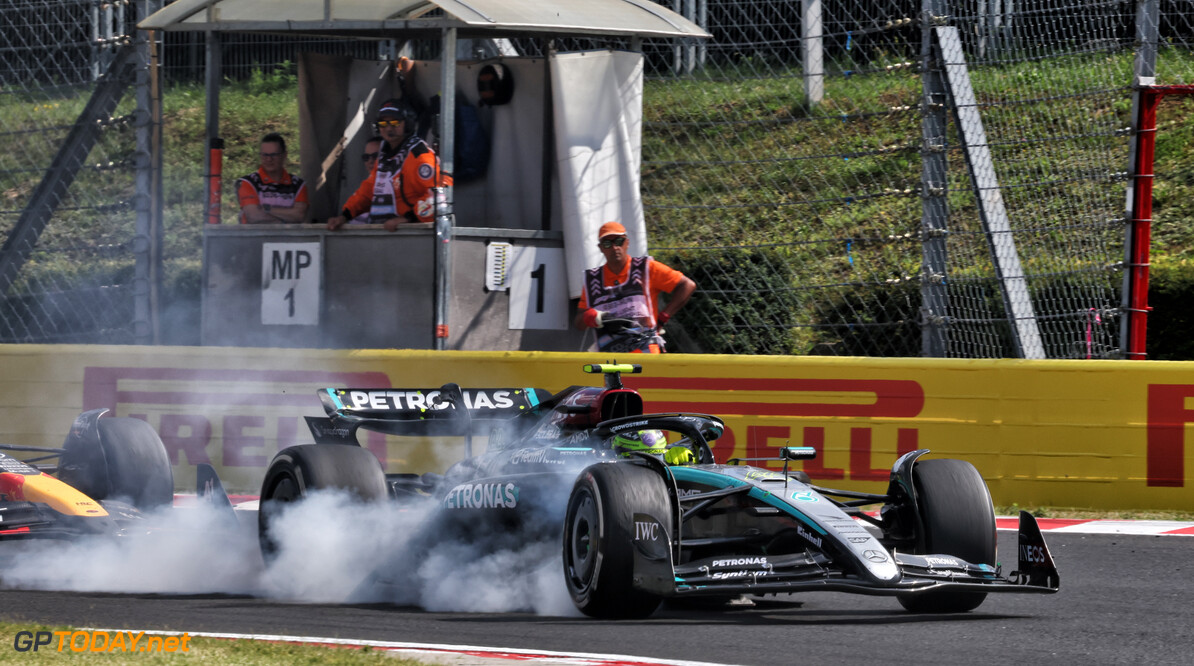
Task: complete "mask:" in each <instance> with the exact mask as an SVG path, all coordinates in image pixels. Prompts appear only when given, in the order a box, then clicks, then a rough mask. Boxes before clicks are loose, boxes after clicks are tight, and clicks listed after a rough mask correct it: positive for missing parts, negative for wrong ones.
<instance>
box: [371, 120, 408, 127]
mask: <svg viewBox="0 0 1194 666" xmlns="http://www.w3.org/2000/svg"><path fill="white" fill-rule="evenodd" d="M401 124H402V121H401V120H379V121H377V126H378V127H398V126H400V125H401Z"/></svg>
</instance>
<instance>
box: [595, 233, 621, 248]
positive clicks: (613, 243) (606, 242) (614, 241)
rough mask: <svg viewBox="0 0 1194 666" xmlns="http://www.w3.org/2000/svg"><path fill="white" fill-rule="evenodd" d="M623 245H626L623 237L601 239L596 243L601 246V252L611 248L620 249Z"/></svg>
mask: <svg viewBox="0 0 1194 666" xmlns="http://www.w3.org/2000/svg"><path fill="white" fill-rule="evenodd" d="M625 244H626V237H625V236H618V237H617V238H602V239H601V240H600V241H598V242H597V245H599V246H601V249H603V250H608V249H610V248H611V247H622V246H623V245H625Z"/></svg>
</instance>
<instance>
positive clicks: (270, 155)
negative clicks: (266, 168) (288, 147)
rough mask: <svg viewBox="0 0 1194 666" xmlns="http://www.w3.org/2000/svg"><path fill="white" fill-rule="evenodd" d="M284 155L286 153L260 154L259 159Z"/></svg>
mask: <svg viewBox="0 0 1194 666" xmlns="http://www.w3.org/2000/svg"><path fill="white" fill-rule="evenodd" d="M285 154H286V153H261V159H265V158H267V157H281V156H283V155H285Z"/></svg>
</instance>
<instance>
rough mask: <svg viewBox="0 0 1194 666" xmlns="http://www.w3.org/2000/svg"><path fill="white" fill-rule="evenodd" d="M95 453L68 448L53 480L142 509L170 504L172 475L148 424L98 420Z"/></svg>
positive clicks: (163, 450)
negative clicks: (56, 476) (96, 449)
mask: <svg viewBox="0 0 1194 666" xmlns="http://www.w3.org/2000/svg"><path fill="white" fill-rule="evenodd" d="M97 427H98V429H99V451H94V450H92V449H90V448H82V447H80V448H77V449H68V451H67V452H66V453H65V454H63V456H62V460H61V461H60V464H59V471H58V478H59V479H61V480H62V481H64V482H66V483H68V484H70V485H72V486H74V487H75V488H77V489H79V490H80V491H82V492H83V493H84V494H86V495H89V496H90V497H91V498H92V499H96V500H107V499H127V500H129V501H130V502H132V504H133V506H135V507H137V508H138V509H141V510H143V511H144V510H150V509H157V508H159V507H169V506H171V505H172V504H173V502H174V472H173V470H172V468H171V467H170V458H169V456H168V455H167V454H166V446H165V445H164V444H162V439H161V438H160V437H158V433H157V431H155V430H154V429H153V426H151V425H149V424H148V423H146V422H145V421H142V420H140V419H134V418H130V417H107V418H101V419H100V420H99V422H98V424H97Z"/></svg>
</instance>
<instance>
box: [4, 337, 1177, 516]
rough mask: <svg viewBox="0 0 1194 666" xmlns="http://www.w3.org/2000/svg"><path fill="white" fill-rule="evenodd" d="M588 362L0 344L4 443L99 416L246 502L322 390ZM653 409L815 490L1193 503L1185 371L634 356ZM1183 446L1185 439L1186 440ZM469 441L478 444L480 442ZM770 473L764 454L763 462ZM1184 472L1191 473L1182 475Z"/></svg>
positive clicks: (36, 440) (577, 375) (416, 447)
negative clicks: (903, 473) (927, 479)
mask: <svg viewBox="0 0 1194 666" xmlns="http://www.w3.org/2000/svg"><path fill="white" fill-rule="evenodd" d="M607 360H610V359H605V358H595V357H594V355H592V354H564V353H544V352H427V351H356V352H353V351H332V350H279V349H234V348H193V347H123V346H120V347H105V346H41V345H11V346H0V441H2V442H4V443H11V444H31V445H39V446H47V447H52V446H59V445H61V443H62V440H63V438H64V437H65V435H66V432H67V430H68V429H69V426H70V423H71V421H72V420H73V419H74V417H75V416H76V415H77V414H78V413H79V412H80V411H82V410H84V409H94V408H97V407H107V408H108V409H110V410H112V412H113V413H114V414H115V415H117V416H135V417H137V418H142V419H145V420H147V421H148V422H149V423H150V424H151V425H153V427H154V428H155V429H157V430H158V432H159V433H160V434H161V435H162V440H163V441H164V442H165V443H166V446H167V448H168V450H169V451H170V455H171V458H172V460H173V461H174V464H175V478H176V483H177V485H178V487H179V488H180V489H186V488H189V487H190V486H193V483H194V482H193V481H191V479H193V478H194V465H195V464H197V463H200V462H210V463H212V464H214V465H215V466H216V467H217V468H218V469H219V471H220V475H221V477H222V478H223V479H224V481H225V484H226V485H227V486H228V488H229V490H230V491H232V492H237V491H239V492H247V493H255V492H256V489H257V487H258V484H259V483H260V480H261V476H262V475H263V472H264V467H265V465H267V464H268V462H269V459H270V458H271V457H272V456H273V454H274V453H275V452H277V451H278V449H280V448H284V447H286V446H289V445H291V444H295V443H303V442H310V441H311V437H310V434H309V433H308V431H307V428H306V426H305V424H304V423H303V421H302V417H303V416H304V415H310V416H318V415H322V413H323V412H322V408H321V406H320V405H319V402H318V399H317V398H316V396H315V390H316V389H317V388H321V387H342V388H344V387H351V388H383V387H394V388H434V387H438V386H440V385H442V384H444V383H447V382H457V383H459V384H461V385H462V386H466V387H519V386H534V387H539V388H544V389H548V390H551V391H558V390H561V389H564V388H566V387H567V386H569V385H572V384H591V383H597V382H600V378H599V377H597V376H594V375H586V374H583V373H582V372H581V369H580V368H581V365H582V364H583V363H590V362H594V361H607ZM618 360H620V361H623V362H625V361H628V360H633V361H634V362H640V363H642V364H643V366H644V372H643V374H642V375H635V376H626V378H625V380H626V384H627V386H629V387H631V388H637V389H638V390H640V392H641V393H642V395H643V397H644V400H645V401H646V405H647V409H648V411H697V412H705V413H711V414H716V415H718V416H721V417H723V418H724V419H725V420H726V423H727V425H728V426H729V430H728V432H727V433H726V435H725V436H724V437H723V438H722V439H721V440H719V441H718V442H716V443H715V447H714V450H715V453H716V455H717V457H718V459H719V460H724V459H726V458H729V457H732V456H736V457H756V456H767V455H775V453H776V449H777V447H779V446H783V445H785V444H787V443H790V444H793V445H808V446H813V447H816V448H818V449H819V450H820V456H819V457H818V459H817V460H815V461H811V462H805V463H804V468H805V470H806V471H808V472H809V474H810V475H811V476H812V477H813V479H814V480H815V481H816V482H819V483H822V484H824V485H829V486H835V487H841V488H853V489H859V490H872V491H881V490H882V489H883V488H884V487H885V485H886V479H887V475H888V470H889V469H890V466H891V463H892V461H893V460H894V459H895V457H896V455H897V454H898V453H899V452H903V451H908V450H912V449H914V448H928V449H931V450H932V452H933V453H932V455H934V456H944V457H956V458H963V459H966V460H969V461H971V462H973V463H974V464H975V465H976V466H977V467H978V469H979V470H980V471H981V472H982V474H983V476H984V478H986V480H987V483H988V484H989V486H990V488H991V493H992V496H993V497H994V499H995V502H996V503H997V504H1010V503H1012V502H1018V503H1020V504H1021V505H1052V506H1081V507H1092V508H1104V509H1150V508H1155V509H1183V510H1191V509H1194V490H1192V488H1194V483H1191V482H1190V481H1188V480H1187V478H1186V477H1187V474H1188V473H1194V464H1191V463H1192V462H1194V460H1192V457H1194V439H1191V434H1192V433H1194V363H1171V362H1152V361H1011V360H994V361H988V360H936V359H862V358H831V357H750V356H696V355H680V354H675V355H664V356H644V357H639V356H635V357H634V358H633V359H628V358H620V359H618ZM1187 440H1189V441H1191V446H1189V447H1187V446H1186V442H1187ZM362 442H363V443H364V444H365V445H367V446H369V447H370V448H371V449H372V450H373V451H374V452H375V453H377V454H378V455H379V457H383V458H384V459H386V460H387V461H388V462H389V464H390V466H391V470H390V471H398V469H397V468H398V467H404V468H406V469H405V470H404V471H417V472H424V471H442V470H443V469H444V468H445V467H446V466H447V465H448V464H450V463H451V462H452V461H454V460H456V459H459V457H460V456H461V455H463V450H462V443H461V442H459V441H451V442H431V441H419V442H417V443H415V444H413V445H412V444H410V443H408V442H402V441H400V440H397V439H396V438H385V437H383V436H381V435H376V434H374V433H370V434H369V435H368V436H363V437H362ZM478 445H479V448H480V447H483V445H484V440H483V439H479V440H478ZM772 466H775V467H778V466H779V465H778V463H775V464H774V465H772ZM1187 470H1191V472H1187Z"/></svg>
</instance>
